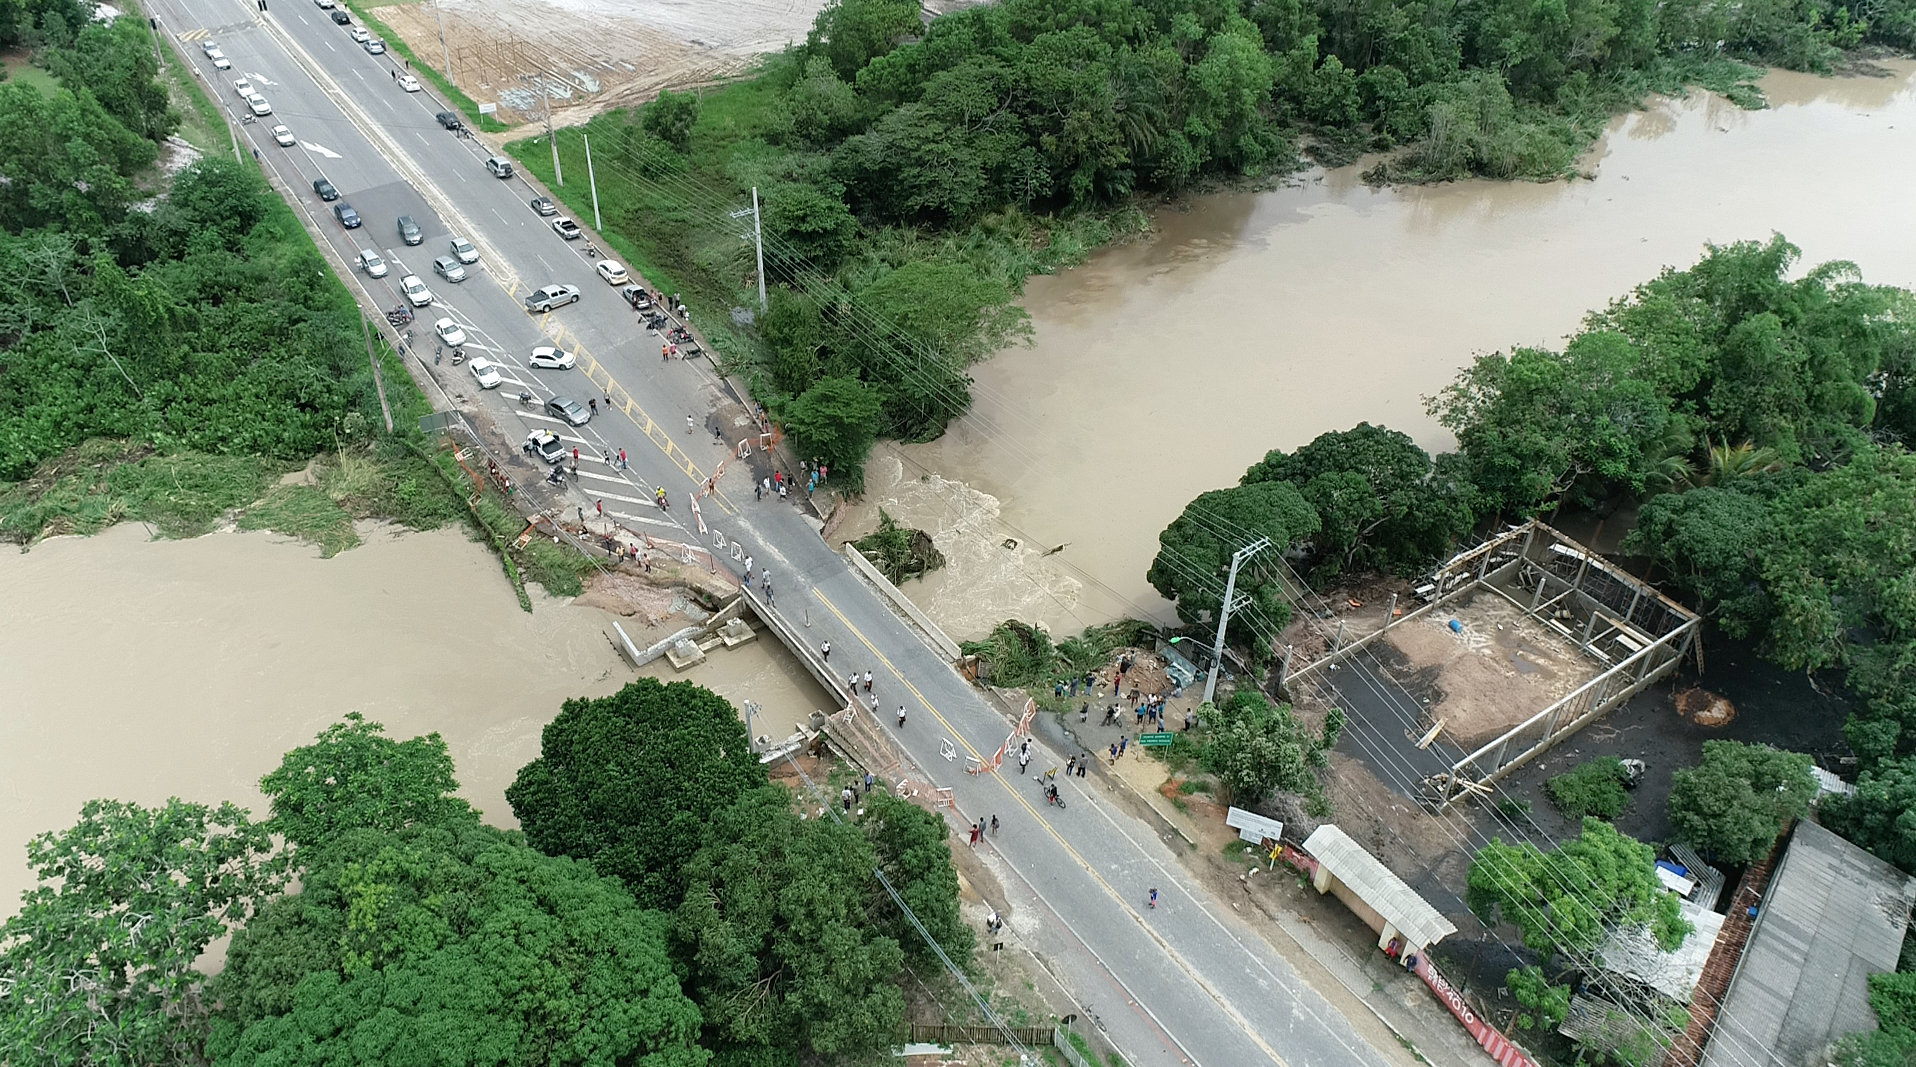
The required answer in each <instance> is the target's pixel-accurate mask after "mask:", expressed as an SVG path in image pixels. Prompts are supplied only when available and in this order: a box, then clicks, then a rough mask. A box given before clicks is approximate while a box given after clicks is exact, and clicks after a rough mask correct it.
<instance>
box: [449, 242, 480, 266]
mask: <svg viewBox="0 0 1916 1067" xmlns="http://www.w3.org/2000/svg"><path fill="white" fill-rule="evenodd" d="M452 254H453V255H454V256H456V257H458V259H459V262H461V263H477V262H479V250H478V249H477V248H474V247H472V242H471V241H468V240H466V239H465V238H464V237H455V238H453V239H452Z"/></svg>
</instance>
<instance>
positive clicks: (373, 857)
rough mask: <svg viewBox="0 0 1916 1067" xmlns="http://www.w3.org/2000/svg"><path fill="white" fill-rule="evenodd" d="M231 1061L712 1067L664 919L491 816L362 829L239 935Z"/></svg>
mask: <svg viewBox="0 0 1916 1067" xmlns="http://www.w3.org/2000/svg"><path fill="white" fill-rule="evenodd" d="M216 991H217V992H218V993H219V995H220V998H221V1001H222V1003H223V1004H224V1005H225V1009H224V1011H223V1012H222V1013H221V1015H220V1017H219V1020H218V1022H217V1024H216V1025H215V1027H214V1031H213V1035H212V1039H211V1040H210V1041H209V1043H208V1051H209V1053H210V1054H211V1059H212V1061H213V1062H214V1063H215V1064H218V1065H219V1067H264V1065H267V1064H272V1065H275V1067H290V1065H300V1064H306V1065H312V1067H322V1065H324V1067H342V1065H360V1064H363V1065H365V1067H394V1065H398V1067H405V1065H409V1064H417V1065H421V1067H425V1065H430V1064H444V1063H493V1064H501V1065H520V1067H546V1065H553V1067H557V1065H561V1064H568V1065H571V1064H577V1065H598V1067H624V1065H634V1067H700V1065H702V1064H705V1063H706V1062H708V1059H709V1057H708V1054H707V1053H706V1052H705V1051H704V1050H703V1049H701V1048H700V1047H699V1046H698V1044H697V1041H698V1035H699V1011H698V1008H697V1007H696V1006H694V1005H693V1003H692V1002H691V1001H690V1000H689V999H687V998H686V996H685V995H684V994H683V993H682V992H680V989H679V982H678V979H677V977H676V976H675V975H674V974H673V971H672V965H671V962H670V960H669V959H668V958H667V955H666V941H665V923H664V920H663V917H662V916H660V915H658V914H657V913H655V912H648V911H644V910H641V909H639V908H638V907H637V906H636V905H635V903H634V901H633V899H632V896H631V894H630V893H628V892H627V891H626V889H625V887H624V886H622V885H621V884H620V883H619V882H618V881H617V880H616V879H613V878H609V877H605V876H603V875H600V874H598V873H596V872H595V871H593V870H592V868H591V867H590V866H589V865H587V864H584V863H580V862H576V861H574V860H569V859H563V858H557V857H547V856H542V855H540V854H538V853H537V852H534V851H533V850H531V849H530V848H527V847H526V846H525V844H524V843H523V842H522V841H520V840H519V839H518V838H517V835H514V834H507V833H505V832H503V831H499V830H495V829H493V828H491V827H486V826H480V825H478V824H477V823H466V824H463V825H458V826H453V827H445V826H412V827H408V828H406V829H402V830H397V831H393V830H383V829H375V828H359V829H350V830H346V831H344V832H343V833H342V834H341V835H340V836H339V837H338V838H337V839H335V840H333V841H331V842H329V843H328V845H327V848H326V849H325V850H324V858H323V859H322V860H321V861H320V862H318V863H317V864H316V865H314V866H311V867H309V868H308V869H307V870H306V871H305V872H304V873H303V876H302V884H301V888H300V892H299V893H297V894H294V895H291V896H287V897H283V898H281V899H279V900H276V901H274V902H273V903H271V904H269V905H268V906H267V907H266V908H264V909H263V910H262V911H261V913H260V914H259V915H258V916H257V917H256V918H255V919H254V920H253V921H252V922H251V923H249V924H248V925H247V927H246V929H245V930H244V931H243V932H242V933H240V934H239V935H238V936H237V937H235V938H234V941H233V946H232V950H231V951H230V953H229V954H228V958H227V964H226V969H225V970H224V971H223V972H222V973H221V975H220V977H219V979H218V981H217V985H216Z"/></svg>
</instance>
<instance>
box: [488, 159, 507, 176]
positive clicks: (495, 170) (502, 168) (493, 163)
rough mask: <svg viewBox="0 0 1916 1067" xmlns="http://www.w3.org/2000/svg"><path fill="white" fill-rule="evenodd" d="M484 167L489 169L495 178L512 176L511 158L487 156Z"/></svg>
mask: <svg viewBox="0 0 1916 1067" xmlns="http://www.w3.org/2000/svg"><path fill="white" fill-rule="evenodd" d="M486 169H487V170H489V171H491V172H492V176H493V177H495V178H510V177H512V160H510V159H507V158H506V157H504V156H487V157H486Z"/></svg>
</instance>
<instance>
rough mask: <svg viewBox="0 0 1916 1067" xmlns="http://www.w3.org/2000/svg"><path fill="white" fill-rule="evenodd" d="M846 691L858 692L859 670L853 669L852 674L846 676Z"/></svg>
mask: <svg viewBox="0 0 1916 1067" xmlns="http://www.w3.org/2000/svg"><path fill="white" fill-rule="evenodd" d="M845 692H847V693H856V692H858V672H857V671H853V672H851V673H850V674H848V675H846V676H845Z"/></svg>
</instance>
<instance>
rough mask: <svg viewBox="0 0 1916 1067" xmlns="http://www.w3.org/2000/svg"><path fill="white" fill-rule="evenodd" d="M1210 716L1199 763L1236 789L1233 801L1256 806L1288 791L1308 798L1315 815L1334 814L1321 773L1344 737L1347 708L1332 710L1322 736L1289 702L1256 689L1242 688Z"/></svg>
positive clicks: (1233, 790)
mask: <svg viewBox="0 0 1916 1067" xmlns="http://www.w3.org/2000/svg"><path fill="white" fill-rule="evenodd" d="M1208 718H1209V720H1210V730H1209V731H1208V732H1207V733H1206V734H1205V736H1204V747H1203V749H1202V750H1201V751H1200V752H1199V756H1198V759H1199V761H1200V762H1201V763H1202V764H1203V765H1204V768H1205V769H1206V770H1208V771H1211V772H1212V773H1214V774H1216V775H1217V776H1218V777H1219V778H1220V779H1222V780H1223V782H1224V784H1225V785H1227V786H1229V787H1230V790H1231V797H1232V803H1234V804H1236V805H1237V806H1239V807H1245V808H1248V807H1252V806H1254V805H1256V804H1259V803H1261V802H1262V801H1264V800H1265V799H1266V798H1267V797H1269V796H1270V795H1271V794H1272V793H1274V792H1277V791H1278V790H1283V791H1284V792H1287V793H1296V794H1298V795H1300V796H1302V797H1305V798H1306V800H1307V802H1308V803H1309V805H1310V806H1311V807H1312V808H1313V809H1314V810H1315V811H1327V810H1328V806H1327V805H1326V804H1325V803H1324V799H1323V791H1322V790H1321V789H1320V788H1319V787H1318V783H1317V772H1318V771H1320V770H1322V769H1323V768H1324V767H1325V766H1326V764H1327V759H1328V757H1327V756H1326V753H1328V752H1329V751H1330V750H1331V749H1333V748H1336V747H1337V739H1338V736H1339V735H1340V734H1342V733H1343V730H1344V713H1343V711H1342V710H1340V709H1337V708H1332V709H1331V711H1330V713H1329V715H1328V716H1326V718H1325V720H1324V728H1323V730H1322V732H1320V733H1312V732H1311V731H1310V730H1308V729H1306V728H1305V726H1304V724H1303V723H1301V722H1298V721H1297V719H1296V718H1295V717H1293V715H1292V714H1291V706H1290V705H1289V704H1277V705H1273V704H1272V703H1271V702H1270V701H1268V700H1266V699H1264V696H1263V694H1261V693H1258V692H1256V691H1255V690H1252V689H1239V690H1238V691H1237V692H1235V693H1232V694H1231V695H1230V696H1229V697H1228V698H1226V699H1225V700H1224V702H1223V703H1222V704H1220V705H1218V707H1217V709H1216V710H1215V711H1213V712H1211V713H1210V715H1209V716H1208Z"/></svg>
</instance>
